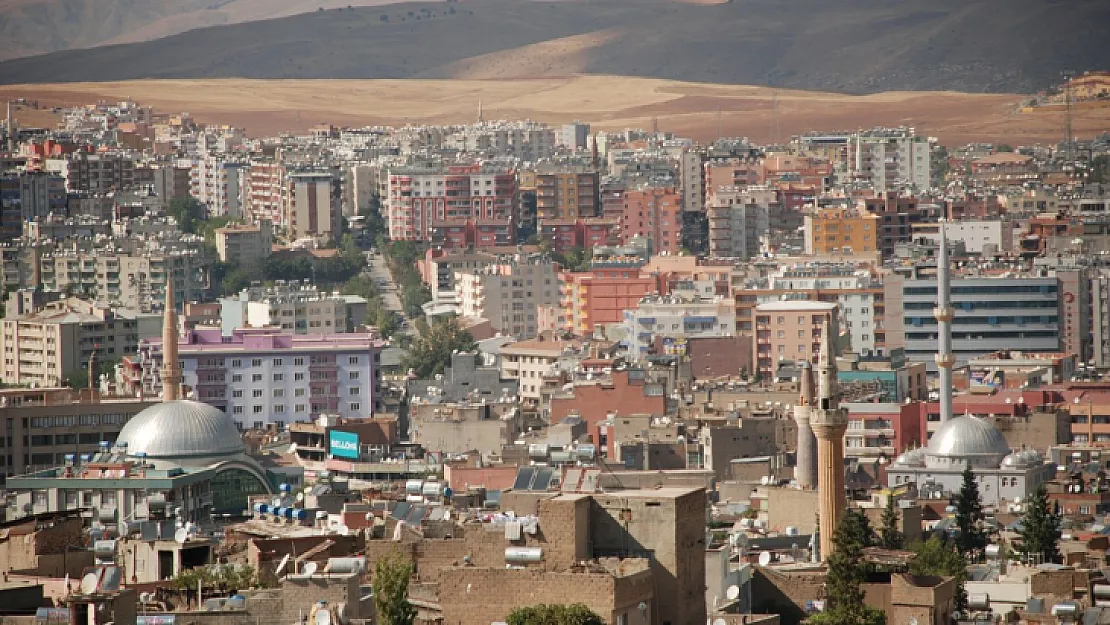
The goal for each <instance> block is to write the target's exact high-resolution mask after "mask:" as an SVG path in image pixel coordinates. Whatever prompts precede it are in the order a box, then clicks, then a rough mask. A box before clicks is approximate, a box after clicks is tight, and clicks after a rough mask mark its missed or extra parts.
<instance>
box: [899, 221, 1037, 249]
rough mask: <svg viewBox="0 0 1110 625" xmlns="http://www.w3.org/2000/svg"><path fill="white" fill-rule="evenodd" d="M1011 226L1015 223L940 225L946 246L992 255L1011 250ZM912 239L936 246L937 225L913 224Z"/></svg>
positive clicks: (979, 222) (1012, 235)
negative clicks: (945, 238)
mask: <svg viewBox="0 0 1110 625" xmlns="http://www.w3.org/2000/svg"><path fill="white" fill-rule="evenodd" d="M1015 226H1016V224H1015V222H1013V221H1009V220H1005V219H989V220H979V219H967V220H962V221H949V222H948V223H946V224H945V225H944V235H945V237H947V238H948V242H949V244H955V245H958V244H961V243H962V244H963V246H964V250H966V251H967V253H968V254H976V255H986V256H993V255H995V254H998V253H1003V254H1005V253H1008V252H1012V251H1014V228H1015ZM913 238H914V239H915V240H921V239H925V240H927V241H930V242H931V243H933V244H934V245H936V244H938V243H939V242H940V224H938V223H918V224H914V225H913Z"/></svg>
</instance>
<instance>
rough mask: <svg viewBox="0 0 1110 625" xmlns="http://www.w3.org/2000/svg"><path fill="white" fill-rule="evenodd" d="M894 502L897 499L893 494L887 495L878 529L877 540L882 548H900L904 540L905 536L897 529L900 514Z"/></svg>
mask: <svg viewBox="0 0 1110 625" xmlns="http://www.w3.org/2000/svg"><path fill="white" fill-rule="evenodd" d="M896 503H897V499H896V498H895V497H894V495H893V494H890V495H888V496H887V498H886V508H884V509H883V516H882V517H881V521H882V528H881V529H880V530H879V542H880V543H881V544H882V546H883V548H884V549H901V548H902V547H903V546H904V545H905V542H906V537H905V536H904V535H903V534H902V532H901V531H900V530H899V529H898V521H899V516H900V515H899V514H898V507H897V506H896V505H895V504H896Z"/></svg>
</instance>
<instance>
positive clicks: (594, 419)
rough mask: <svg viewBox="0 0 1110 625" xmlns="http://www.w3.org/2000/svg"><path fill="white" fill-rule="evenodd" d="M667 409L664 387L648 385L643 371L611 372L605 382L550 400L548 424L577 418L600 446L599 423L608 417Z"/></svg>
mask: <svg viewBox="0 0 1110 625" xmlns="http://www.w3.org/2000/svg"><path fill="white" fill-rule="evenodd" d="M666 409H667V398H666V396H665V394H664V389H663V386H662V385H660V384H648V383H647V379H646V375H645V373H644V371H643V370H640V369H631V370H625V371H614V372H613V374H612V375H611V376H610V378H609V379H607V380H597V381H593V382H589V383H585V384H581V383H580V384H576V385H575V386H574V389H573V390H572V391H570V392H569V393H568V394H556V395H555V396H553V397H552V398H551V415H550V416H551V422H552V423H558V422H560V421H562V420H563V419H565V418H567V417H568V416H570V415H578V416H580V417H581V418H582V421H583V422H584V423H586V427H587V430H586V431H587V432H589V433H590V435H591V436H593V437H594V441H595V442H597V443H599V444H600V431H599V429H598V423H599V422H601V421H604V420H605V419H606V418H607V417H608V416H609V415H611V414H618V415H630V414H649V415H662V414H664V413H665V412H666Z"/></svg>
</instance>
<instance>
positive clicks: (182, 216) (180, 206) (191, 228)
mask: <svg viewBox="0 0 1110 625" xmlns="http://www.w3.org/2000/svg"><path fill="white" fill-rule="evenodd" d="M169 214H170V216H172V217H173V218H174V219H175V220H176V221H177V227H178V228H180V229H181V231H182V232H185V233H194V232H196V231H197V229H198V227H199V225H200V223H201V222H203V221H204V220H205V217H206V215H207V209H206V208H205V206H204V204H202V203H201V202H200V200H198V199H196V198H195V197H192V196H190V197H183V198H181V197H179V198H176V199H174V200H172V201H171V202H170V207H169Z"/></svg>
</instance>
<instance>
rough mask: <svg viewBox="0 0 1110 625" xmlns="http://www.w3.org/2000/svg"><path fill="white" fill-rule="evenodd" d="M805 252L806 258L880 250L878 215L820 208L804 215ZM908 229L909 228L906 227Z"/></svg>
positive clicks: (842, 209)
mask: <svg viewBox="0 0 1110 625" xmlns="http://www.w3.org/2000/svg"><path fill="white" fill-rule="evenodd" d="M803 227H804V232H805V235H804V236H805V252H806V255H809V256H820V255H836V254H851V253H858V252H874V251H876V250H880V249H881V247H880V245H881V242H880V239H879V216H878V215H875V214H873V213H869V212H866V211H861V210H855V209H847V208H820V209H817V210H815V211H813V212H812V213H810V214H807V215H806V216H805V224H804V226H803ZM906 228H907V230H908V228H909V226H908V225H907V226H906Z"/></svg>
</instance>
